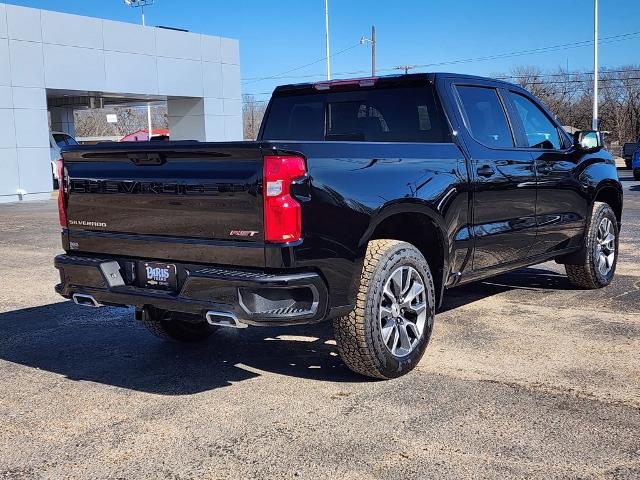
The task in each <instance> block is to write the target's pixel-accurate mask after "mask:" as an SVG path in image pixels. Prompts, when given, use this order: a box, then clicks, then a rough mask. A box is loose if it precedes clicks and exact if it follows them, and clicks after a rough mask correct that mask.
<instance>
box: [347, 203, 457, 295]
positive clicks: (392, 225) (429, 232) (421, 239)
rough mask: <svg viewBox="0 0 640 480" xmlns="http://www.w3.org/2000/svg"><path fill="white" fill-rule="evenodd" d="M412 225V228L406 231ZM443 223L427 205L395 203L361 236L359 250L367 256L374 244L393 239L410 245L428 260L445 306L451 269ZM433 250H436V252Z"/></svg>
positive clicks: (381, 209)
mask: <svg viewBox="0 0 640 480" xmlns="http://www.w3.org/2000/svg"><path fill="white" fill-rule="evenodd" d="M407 225H410V226H411V227H410V228H403V227H405V226H407ZM445 232H446V228H445V225H444V219H443V218H442V217H441V216H440V215H439V214H438V213H437V212H436V211H435V210H433V209H432V208H431V207H430V206H429V205H428V204H425V203H423V202H416V201H401V202H393V203H390V204H387V205H385V206H384V207H382V208H380V209H379V210H378V212H377V213H376V215H375V216H373V217H372V219H371V222H370V224H369V227H368V228H367V230H366V231H365V232H364V234H363V235H362V238H361V240H360V243H359V246H358V248H359V250H360V253H361V254H362V256H364V254H365V252H366V249H367V244H368V243H369V242H370V241H371V240H378V239H391V240H401V241H405V242H408V243H411V244H412V245H413V246H415V247H416V248H417V249H418V250H419V251H420V253H422V255H423V256H424V257H425V259H426V260H427V262H428V263H429V268H430V269H431V273H432V275H433V280H434V283H435V285H434V287H435V291H436V304H437V305H438V306H439V305H440V303H441V302H442V294H443V291H444V286H445V284H446V277H447V272H448V266H449V258H448V254H449V251H450V249H449V241H448V239H447V235H446V234H445ZM434 246H435V247H436V248H434Z"/></svg>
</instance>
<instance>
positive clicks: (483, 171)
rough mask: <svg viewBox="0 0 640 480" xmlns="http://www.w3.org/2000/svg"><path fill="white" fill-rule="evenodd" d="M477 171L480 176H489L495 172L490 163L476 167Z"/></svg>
mask: <svg viewBox="0 0 640 480" xmlns="http://www.w3.org/2000/svg"><path fill="white" fill-rule="evenodd" d="M477 172H478V175H480V176H481V177H490V176H492V175H493V174H494V173H496V171H495V170H494V169H493V167H492V166H491V165H483V166H481V167H478V170H477Z"/></svg>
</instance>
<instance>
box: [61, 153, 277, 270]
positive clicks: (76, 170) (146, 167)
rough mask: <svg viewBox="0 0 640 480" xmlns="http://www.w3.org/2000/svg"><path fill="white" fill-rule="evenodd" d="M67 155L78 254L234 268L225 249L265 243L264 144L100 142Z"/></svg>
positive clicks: (73, 236) (73, 241) (69, 209)
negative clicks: (220, 264)
mask: <svg viewBox="0 0 640 480" xmlns="http://www.w3.org/2000/svg"><path fill="white" fill-rule="evenodd" d="M63 158H64V166H65V174H66V175H65V177H66V190H67V218H68V224H69V242H70V248H71V249H75V250H79V251H91V252H94V253H119V254H128V255H134V256H139V257H141V258H145V257H146V258H148V257H152V258H163V259H170V260H175V261H178V260H185V261H196V260H197V261H203V262H206V263H226V261H231V259H228V258H226V256H225V253H224V252H225V251H226V250H225V248H224V247H225V246H227V247H230V246H235V245H238V246H241V247H242V246H245V247H251V246H253V247H261V246H262V245H263V239H264V234H263V232H264V228H263V222H264V220H263V201H262V196H261V191H260V184H261V182H262V175H263V171H262V169H263V160H262V153H261V148H260V144H259V143H255V142H237V143H214V144H207V143H190V142H175V143H173V142H167V143H165V144H160V143H149V142H144V143H143V142H140V143H136V144H133V143H123V144H110V145H96V146H91V147H86V146H85V147H75V148H73V149H71V150H68V151H66V152H64V153H63ZM96 236H98V237H100V238H101V241H99V242H97V241H91V238H93V237H96ZM105 237H106V238H105ZM109 238H111V242H110V241H109ZM113 244H117V248H113ZM158 244H161V245H162V248H158V247H154V246H153V245H158ZM207 246H211V247H215V246H219V247H222V248H218V249H216V248H211V249H205V247H207ZM194 248H195V250H194ZM112 249H113V250H115V251H114V252H111V250H112ZM196 250H197V252H198V253H197V254H195V253H194V252H195V251H196ZM205 250H206V251H207V253H206V254H205V253H203V252H204V251H205ZM125 252H126V253H125ZM216 252H217V253H216ZM256 253H258V252H255V251H254V254H256ZM260 255H261V256H262V258H264V254H263V252H261V253H260ZM234 256H236V255H234ZM251 256H252V257H254V256H255V255H251ZM225 260H226V261H225ZM253 261H255V258H253V259H252V262H253ZM253 264H254V265H255V263H253Z"/></svg>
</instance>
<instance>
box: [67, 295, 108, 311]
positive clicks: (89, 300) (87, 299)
mask: <svg viewBox="0 0 640 480" xmlns="http://www.w3.org/2000/svg"><path fill="white" fill-rule="evenodd" d="M71 298H72V300H73V303H75V304H76V305H81V306H83V307H92V308H98V307H101V306H102V304H101V303H98V301H97V300H96V299H95V298H93V295H87V294H86V293H74V294H73V295H72V296H71Z"/></svg>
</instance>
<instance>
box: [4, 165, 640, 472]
mask: <svg viewBox="0 0 640 480" xmlns="http://www.w3.org/2000/svg"><path fill="white" fill-rule="evenodd" d="M621 176H622V177H623V180H624V186H625V211H624V219H623V221H624V224H623V230H622V240H621V247H620V248H621V257H620V262H619V264H618V273H617V276H616V280H615V282H614V284H613V285H612V286H610V287H609V288H607V289H604V290H599V291H595V292H593V291H579V290H574V289H572V287H571V286H570V285H569V283H568V281H567V279H566V277H565V276H564V269H563V267H561V266H559V265H556V264H555V263H546V264H543V265H538V266H536V267H533V268H527V269H523V270H519V271H516V272H513V273H510V274H506V275H502V276H500V277H496V278H494V279H491V280H489V281H486V282H479V283H475V284H472V285H468V286H464V287H460V288H458V289H455V290H450V291H449V292H448V295H447V298H446V300H445V305H444V307H443V309H442V311H441V312H440V313H439V315H438V316H437V317H436V326H435V330H434V336H433V339H432V342H431V345H430V347H429V349H428V351H427V354H426V355H425V357H424V359H423V360H422V362H421V364H420V365H419V367H418V368H417V370H416V371H414V372H413V373H411V374H409V375H407V376H405V377H403V378H401V379H398V380H394V381H389V382H378V381H371V380H367V379H364V378H361V377H357V376H355V375H354V374H351V373H350V372H349V371H348V370H347V368H346V367H345V366H344V365H342V363H341V362H340V359H339V357H338V356H337V353H336V351H335V344H334V342H333V340H332V333H331V329H330V326H329V325H328V324H322V325H318V326H314V327H296V328H278V329H276V328H269V329H261V328H250V329H248V330H246V331H240V332H238V331H235V330H233V331H230V330H221V331H219V332H217V333H216V334H214V336H213V338H211V339H210V340H209V341H207V342H206V343H204V344H201V345H195V346H194V345H188V346H184V345H176V344H171V343H166V342H163V341H161V340H159V339H156V338H155V337H152V336H151V335H149V334H148V333H147V332H146V331H145V330H144V329H143V328H142V327H141V326H139V325H138V324H137V323H136V322H135V321H134V320H133V318H132V312H131V311H130V310H126V309H116V308H102V309H87V308H82V307H77V306H75V305H73V304H72V303H71V302H64V301H62V300H63V299H62V298H60V297H58V296H57V295H56V294H55V293H54V292H53V285H54V284H55V283H56V282H57V272H56V270H55V269H54V268H53V266H52V260H53V256H54V255H55V254H56V253H58V252H59V251H60V240H59V232H58V230H59V228H58V226H57V225H58V219H57V212H56V205H55V202H53V201H50V202H36V203H25V204H11V205H3V206H0V273H1V277H0V285H2V288H1V289H0V329H1V334H0V391H1V392H2V393H1V394H0V478H29V479H33V478H170V479H188V478H234V479H238V478H343V479H350V478H365V479H367V478H393V479H406V478H452V479H459V478H505V477H519V478H523V477H527V478H545V479H546V478H616V479H623V478H629V479H630V478H640V290H639V289H640V269H639V268H638V267H639V266H640V233H639V231H640V230H639V227H640V183H639V182H633V181H631V179H630V178H629V174H628V172H627V171H621Z"/></svg>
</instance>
